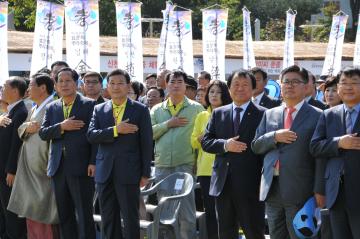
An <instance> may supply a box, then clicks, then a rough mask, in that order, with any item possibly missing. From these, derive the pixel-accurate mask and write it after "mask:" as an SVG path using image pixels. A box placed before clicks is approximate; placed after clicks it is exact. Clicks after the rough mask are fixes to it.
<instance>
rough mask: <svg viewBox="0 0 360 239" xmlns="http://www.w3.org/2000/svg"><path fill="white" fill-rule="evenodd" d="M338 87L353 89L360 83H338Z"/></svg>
mask: <svg viewBox="0 0 360 239" xmlns="http://www.w3.org/2000/svg"><path fill="white" fill-rule="evenodd" d="M338 85H339V86H340V87H351V88H353V87H356V86H359V85H360V82H351V83H350V82H349V83H347V82H346V83H345V82H339V83H338Z"/></svg>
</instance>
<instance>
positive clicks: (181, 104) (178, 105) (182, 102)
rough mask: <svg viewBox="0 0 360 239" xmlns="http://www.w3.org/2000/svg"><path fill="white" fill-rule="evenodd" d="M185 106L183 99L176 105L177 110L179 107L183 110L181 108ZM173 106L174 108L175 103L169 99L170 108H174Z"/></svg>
mask: <svg viewBox="0 0 360 239" xmlns="http://www.w3.org/2000/svg"><path fill="white" fill-rule="evenodd" d="M183 104H184V99H183V100H182V101H181V102H180V103H179V104H177V105H176V108H177V107H179V108H181V107H182V106H183ZM172 106H174V103H173V102H172V101H171V99H170V98H169V100H168V107H172Z"/></svg>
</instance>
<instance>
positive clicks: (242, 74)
mask: <svg viewBox="0 0 360 239" xmlns="http://www.w3.org/2000/svg"><path fill="white" fill-rule="evenodd" d="M234 77H244V78H247V77H249V78H250V80H251V86H252V88H253V89H255V88H256V79H255V76H254V75H253V74H252V73H251V72H250V71H247V70H237V71H233V72H232V73H231V75H230V76H229V77H228V78H227V86H228V88H229V89H230V86H231V82H232V80H233V78H234Z"/></svg>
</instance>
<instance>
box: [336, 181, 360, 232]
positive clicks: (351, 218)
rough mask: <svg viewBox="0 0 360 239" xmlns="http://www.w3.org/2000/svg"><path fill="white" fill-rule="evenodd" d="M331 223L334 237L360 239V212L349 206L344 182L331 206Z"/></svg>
mask: <svg viewBox="0 0 360 239" xmlns="http://www.w3.org/2000/svg"><path fill="white" fill-rule="evenodd" d="M330 223H331V229H332V233H333V238H334V239H345V238H346V239H360V214H359V213H358V212H354V211H352V210H349V208H348V207H347V205H346V197H345V191H344V185H343V184H340V188H339V193H338V196H337V199H336V201H335V204H334V205H333V206H332V208H330Z"/></svg>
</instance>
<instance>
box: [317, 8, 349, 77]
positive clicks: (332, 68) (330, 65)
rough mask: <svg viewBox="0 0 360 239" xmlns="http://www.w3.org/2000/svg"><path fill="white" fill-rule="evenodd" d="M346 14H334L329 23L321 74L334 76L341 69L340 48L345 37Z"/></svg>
mask: <svg viewBox="0 0 360 239" xmlns="http://www.w3.org/2000/svg"><path fill="white" fill-rule="evenodd" d="M348 17H349V16H348V15H345V14H342V12H341V13H340V14H337V15H334V16H333V20H332V25H331V32H330V37H329V43H328V47H327V51H326V56H325V61H324V66H323V69H322V73H321V75H328V76H335V75H336V74H337V73H339V71H340V70H341V57H342V48H343V43H344V37H345V30H346V22H347V20H348Z"/></svg>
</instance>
